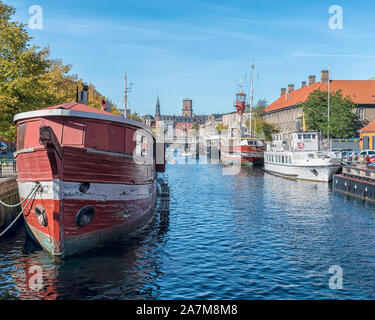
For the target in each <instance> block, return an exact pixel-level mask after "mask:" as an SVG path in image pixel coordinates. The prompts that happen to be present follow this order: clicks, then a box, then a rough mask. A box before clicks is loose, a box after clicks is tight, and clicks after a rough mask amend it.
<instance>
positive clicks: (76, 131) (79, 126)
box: [62, 120, 84, 145]
mask: <svg viewBox="0 0 375 320" xmlns="http://www.w3.org/2000/svg"><path fill="white" fill-rule="evenodd" d="M83 130H84V125H83V121H82V120H66V121H65V122H64V129H63V135H62V136H63V138H62V144H64V145H82V142H83Z"/></svg>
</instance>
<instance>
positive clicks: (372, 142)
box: [359, 121, 375, 150]
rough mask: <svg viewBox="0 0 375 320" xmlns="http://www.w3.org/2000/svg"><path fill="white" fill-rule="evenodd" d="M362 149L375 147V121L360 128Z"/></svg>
mask: <svg viewBox="0 0 375 320" xmlns="http://www.w3.org/2000/svg"><path fill="white" fill-rule="evenodd" d="M359 133H360V146H361V150H374V149H375V121H372V122H371V123H370V124H368V125H367V126H365V127H363V128H362V129H360V130H359Z"/></svg>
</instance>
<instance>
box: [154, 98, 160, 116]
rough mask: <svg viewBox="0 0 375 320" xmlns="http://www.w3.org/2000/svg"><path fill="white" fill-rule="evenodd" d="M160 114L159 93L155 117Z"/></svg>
mask: <svg viewBox="0 0 375 320" xmlns="http://www.w3.org/2000/svg"><path fill="white" fill-rule="evenodd" d="M159 116H160V102H159V95H157V98H156V107H155V117H159Z"/></svg>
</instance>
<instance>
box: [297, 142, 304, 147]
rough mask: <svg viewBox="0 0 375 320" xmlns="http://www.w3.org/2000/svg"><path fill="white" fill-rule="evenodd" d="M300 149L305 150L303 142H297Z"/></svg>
mask: <svg viewBox="0 0 375 320" xmlns="http://www.w3.org/2000/svg"><path fill="white" fill-rule="evenodd" d="M297 146H298V149H303V148H304V147H305V144H304V143H303V142H297Z"/></svg>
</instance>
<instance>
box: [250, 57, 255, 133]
mask: <svg viewBox="0 0 375 320" xmlns="http://www.w3.org/2000/svg"><path fill="white" fill-rule="evenodd" d="M250 79H251V80H250V137H252V136H253V132H252V118H253V116H252V113H253V94H254V92H253V80H254V60H253V65H252V66H251V77H250Z"/></svg>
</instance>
